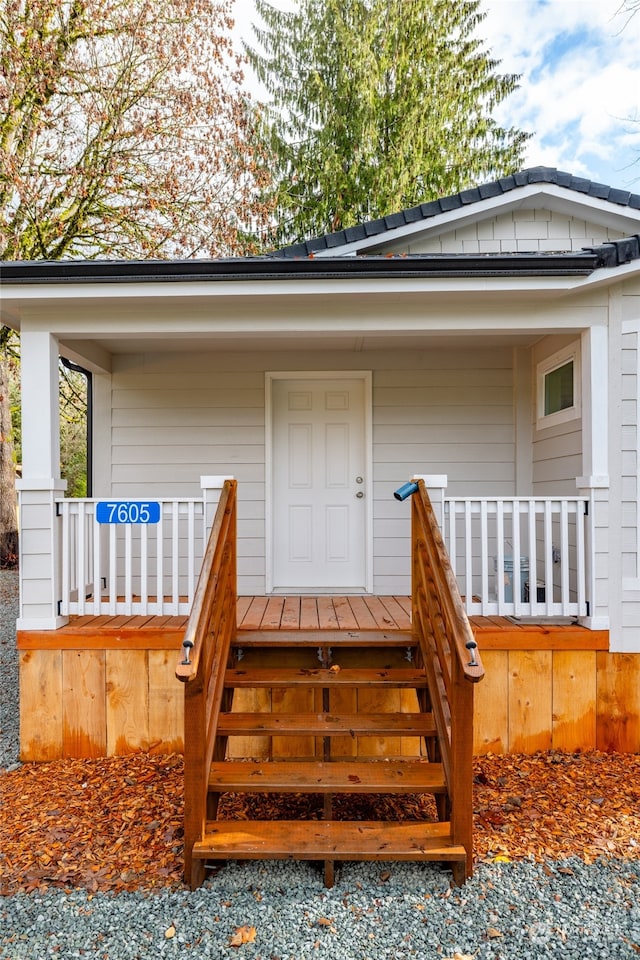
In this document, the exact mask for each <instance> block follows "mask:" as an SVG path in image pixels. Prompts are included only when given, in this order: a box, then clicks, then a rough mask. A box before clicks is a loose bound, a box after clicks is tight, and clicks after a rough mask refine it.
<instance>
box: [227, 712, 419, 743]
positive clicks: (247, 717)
mask: <svg viewBox="0 0 640 960" xmlns="http://www.w3.org/2000/svg"><path fill="white" fill-rule="evenodd" d="M435 732H436V729H435V723H434V719H433V714H431V713H341V714H334V713H241V712H237V713H221V714H220V719H219V721H218V733H219V734H222V735H223V736H226V737H232V736H247V737H248V736H256V737H257V736H283V735H284V736H286V735H287V734H289V735H293V736H302V735H311V736H319V737H337V736H359V737H361V736H386V735H388V736H393V735H394V734H395V735H396V736H398V735H400V736H405V737H408V736H413V737H433V736H435Z"/></svg>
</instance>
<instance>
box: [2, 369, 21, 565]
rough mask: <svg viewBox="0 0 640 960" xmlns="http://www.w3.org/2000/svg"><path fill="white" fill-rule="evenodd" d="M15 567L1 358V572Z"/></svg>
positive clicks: (14, 511) (14, 506) (12, 477)
mask: <svg viewBox="0 0 640 960" xmlns="http://www.w3.org/2000/svg"><path fill="white" fill-rule="evenodd" d="M17 563H18V502H17V497H16V468H15V463H14V460H13V443H12V441H11V407H10V404H9V376H8V370H7V363H6V360H5V359H4V357H2V356H1V355H0V568H3V567H14V566H17Z"/></svg>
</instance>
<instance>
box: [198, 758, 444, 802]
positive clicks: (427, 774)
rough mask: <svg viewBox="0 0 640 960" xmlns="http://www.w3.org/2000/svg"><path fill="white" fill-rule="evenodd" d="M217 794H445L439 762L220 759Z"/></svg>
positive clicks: (212, 777)
mask: <svg viewBox="0 0 640 960" xmlns="http://www.w3.org/2000/svg"><path fill="white" fill-rule="evenodd" d="M209 790H211V791H215V792H216V793H227V792H230V793H389V794H402V793H444V792H445V790H446V785H445V779H444V772H443V768H442V764H440V763H428V762H427V761H421V760H397V761H388V760H366V761H358V760H347V761H342V760H335V761H324V760H304V761H300V760H291V761H286V760H274V761H264V762H262V763H253V762H246V761H242V760H222V761H220V762H217V763H212V764H211V770H210V772H209Z"/></svg>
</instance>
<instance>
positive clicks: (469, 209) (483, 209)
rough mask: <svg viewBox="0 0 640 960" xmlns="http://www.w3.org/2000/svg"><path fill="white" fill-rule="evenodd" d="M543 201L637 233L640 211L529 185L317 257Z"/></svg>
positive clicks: (454, 225) (426, 233) (437, 230)
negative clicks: (542, 199) (539, 200)
mask: <svg viewBox="0 0 640 960" xmlns="http://www.w3.org/2000/svg"><path fill="white" fill-rule="evenodd" d="M540 198H544V199H545V200H546V201H547V202H548V203H547V205H548V206H549V208H550V209H552V210H556V211H558V212H559V213H566V214H568V215H571V216H577V215H578V214H581V215H582V216H583V217H584V218H585V219H586V218H587V215H588V218H589V219H590V220H591V221H592V222H594V223H598V224H600V225H602V226H608V227H612V226H614V227H615V229H619V230H620V232H621V233H637V232H638V227H639V225H640V210H632V208H630V207H625V206H622V205H621V204H617V203H611V202H610V201H608V200H600V199H598V198H597V197H591V196H588V195H587V194H581V193H578V192H577V191H575V190H569V189H567V188H566V187H561V186H558V184H555V183H530V184H527V185H526V186H523V187H518V188H517V189H516V190H511V191H509V192H508V193H503V194H501V195H500V196H496V197H488V198H487V199H486V200H480V201H476V202H475V203H471V204H468V205H466V206H464V205H463V206H461V207H457V208H456V209H454V210H447V211H445V212H443V213H439V214H436V215H435V216H433V217H428V218H425V219H421V220H415V221H414V222H413V223H407V224H403V225H402V226H401V227H395V228H389V229H388V230H386V231H384V232H383V233H377V234H373V235H372V236H370V237H366V238H364V239H362V240H358V241H354V242H353V243H346V244H344V245H342V246H338V247H331V248H329V249H326V250H316V251H315V252H314V256H315V257H316V258H317V259H325V258H327V257H336V256H350V255H355V254H358V253H364V252H366V251H367V250H371V249H375V248H376V247H381V246H384V245H386V244H396V243H397V242H398V241H400V240H405V239H410V238H411V237H413V236H416V235H418V234H423V235H424V236H425V237H428V236H430V235H431V234H440V233H446V232H448V230H450V229H452V228H460V227H466V226H468V225H469V224H471V223H476V222H478V221H481V220H485V219H487V217H490V216H493V215H497V214H500V213H505V212H507V211H508V210H517V209H522V208H523V207H527V206H530V205H531V204H532V202H533V201H535V200H538V199H540Z"/></svg>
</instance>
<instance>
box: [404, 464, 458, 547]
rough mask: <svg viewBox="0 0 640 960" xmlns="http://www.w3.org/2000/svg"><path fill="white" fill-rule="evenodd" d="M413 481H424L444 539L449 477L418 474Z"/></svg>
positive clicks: (435, 474) (436, 474)
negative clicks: (445, 505)
mask: <svg viewBox="0 0 640 960" xmlns="http://www.w3.org/2000/svg"><path fill="white" fill-rule="evenodd" d="M411 479H412V480H424V485H425V487H426V488H427V493H428V494H429V499H430V500H431V506H432V507H433V512H434V513H435V515H436V520H437V521H438V526H439V527H440V529H441V531H442V533H443V537H444V493H445V490H446V489H447V486H448V483H449V477H448V475H447V474H446V473H427V474H416V475H415V476H413V477H412V478H411Z"/></svg>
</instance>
